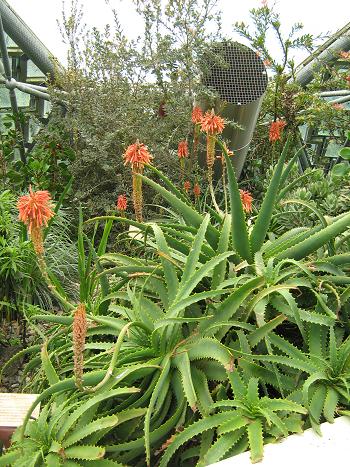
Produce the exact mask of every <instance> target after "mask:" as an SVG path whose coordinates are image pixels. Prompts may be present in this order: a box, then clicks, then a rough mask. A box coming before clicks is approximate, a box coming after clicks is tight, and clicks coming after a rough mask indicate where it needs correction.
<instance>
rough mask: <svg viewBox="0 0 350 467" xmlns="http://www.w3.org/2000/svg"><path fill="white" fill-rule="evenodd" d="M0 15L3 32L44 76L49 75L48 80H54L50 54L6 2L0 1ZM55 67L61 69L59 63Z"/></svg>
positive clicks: (4, 0) (53, 66)
mask: <svg viewBox="0 0 350 467" xmlns="http://www.w3.org/2000/svg"><path fill="white" fill-rule="evenodd" d="M0 15H1V16H2V21H3V27H4V30H5V31H6V33H7V34H8V35H9V36H10V37H11V39H12V40H13V41H14V42H15V43H16V44H17V45H18V46H19V47H20V48H21V49H22V50H23V52H24V53H25V54H26V55H28V57H30V59H31V60H32V61H33V62H34V63H35V65H36V66H37V67H38V68H39V69H40V70H41V71H42V72H43V73H44V74H45V75H50V79H54V76H55V71H56V69H55V64H54V62H53V60H52V59H51V58H52V54H51V53H50V51H49V50H48V49H47V48H46V47H45V45H44V44H43V43H42V42H41V41H40V39H39V38H38V37H37V36H36V35H35V34H34V32H33V31H32V30H31V29H30V28H29V27H28V26H27V24H26V23H25V22H24V21H23V20H22V18H20V17H19V16H18V15H17V13H16V12H15V11H14V10H13V9H12V8H11V6H10V5H9V4H8V3H7V1H6V0H1V1H0ZM57 65H58V66H59V67H62V65H61V64H59V63H57ZM57 65H56V66H57Z"/></svg>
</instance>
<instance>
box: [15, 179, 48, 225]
mask: <svg viewBox="0 0 350 467" xmlns="http://www.w3.org/2000/svg"><path fill="white" fill-rule="evenodd" d="M17 208H18V211H19V216H18V218H19V220H21V221H22V222H23V223H24V224H26V225H27V226H28V232H29V233H32V230H33V229H35V228H41V227H43V226H47V223H48V221H49V220H50V219H51V217H53V215H54V212H53V210H52V205H51V195H50V193H49V192H48V191H46V190H44V191H33V190H32V188H31V187H29V194H28V195H25V196H21V197H20V198H19V200H18V203H17Z"/></svg>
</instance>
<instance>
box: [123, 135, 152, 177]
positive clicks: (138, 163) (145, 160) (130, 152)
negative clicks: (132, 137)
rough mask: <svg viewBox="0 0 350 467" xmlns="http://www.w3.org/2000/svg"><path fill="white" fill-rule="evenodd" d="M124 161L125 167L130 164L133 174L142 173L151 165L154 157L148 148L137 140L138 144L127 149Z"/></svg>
mask: <svg viewBox="0 0 350 467" xmlns="http://www.w3.org/2000/svg"><path fill="white" fill-rule="evenodd" d="M123 159H124V165H127V164H130V165H131V168H132V170H133V172H136V173H142V172H143V168H144V165H145V164H149V163H150V162H151V160H152V159H153V157H152V156H151V154H150V153H149V151H148V148H147V146H145V145H144V144H143V143H140V142H139V141H138V140H137V141H136V143H134V144H131V145H130V146H128V147H127V149H126V151H125V153H124V154H123Z"/></svg>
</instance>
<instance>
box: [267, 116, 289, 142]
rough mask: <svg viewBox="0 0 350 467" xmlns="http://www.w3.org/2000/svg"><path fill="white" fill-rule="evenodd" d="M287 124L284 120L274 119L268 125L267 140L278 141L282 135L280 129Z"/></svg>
mask: <svg viewBox="0 0 350 467" xmlns="http://www.w3.org/2000/svg"><path fill="white" fill-rule="evenodd" d="M286 125H287V123H286V122H285V121H284V120H276V121H275V122H272V123H271V125H270V132H269V140H270V142H271V143H275V142H276V141H279V140H280V139H281V136H282V130H283V128H284V127H285V126H286Z"/></svg>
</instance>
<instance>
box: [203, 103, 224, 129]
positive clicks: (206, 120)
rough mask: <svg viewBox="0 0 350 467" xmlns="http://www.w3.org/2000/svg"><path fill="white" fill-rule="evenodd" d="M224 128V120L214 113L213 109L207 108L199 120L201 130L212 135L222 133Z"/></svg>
mask: <svg viewBox="0 0 350 467" xmlns="http://www.w3.org/2000/svg"><path fill="white" fill-rule="evenodd" d="M224 128H225V120H224V119H223V118H222V117H220V116H219V115H215V112H214V109H212V110H211V111H209V110H208V112H206V113H205V114H204V116H203V118H202V120H201V130H202V131H204V132H205V133H207V135H210V136H214V135H217V134H219V133H222V132H223V130H224Z"/></svg>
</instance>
